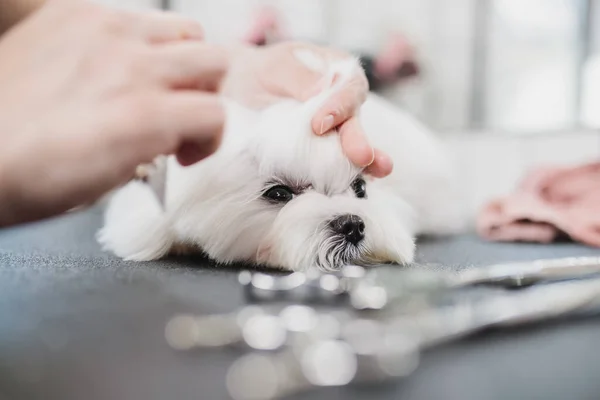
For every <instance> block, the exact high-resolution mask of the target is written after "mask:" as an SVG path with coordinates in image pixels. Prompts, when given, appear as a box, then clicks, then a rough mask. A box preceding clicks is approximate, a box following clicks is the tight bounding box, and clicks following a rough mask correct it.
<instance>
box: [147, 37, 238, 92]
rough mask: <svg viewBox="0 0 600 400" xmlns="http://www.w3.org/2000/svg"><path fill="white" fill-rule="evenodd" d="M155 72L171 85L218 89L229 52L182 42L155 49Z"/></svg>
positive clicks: (190, 42) (200, 44) (225, 68)
mask: <svg viewBox="0 0 600 400" xmlns="http://www.w3.org/2000/svg"><path fill="white" fill-rule="evenodd" d="M151 62H153V63H154V64H155V66H156V68H155V69H156V71H157V73H158V74H159V75H160V78H161V79H162V80H163V82H166V83H167V84H169V85H170V86H171V87H175V88H186V89H200V90H216V89H217V87H218V86H219V84H220V82H221V80H222V79H223V77H224V75H225V73H226V71H227V67H228V58H227V53H226V52H225V51H224V50H223V49H222V48H221V47H217V46H213V45H209V44H206V43H202V42H192V41H189V42H180V43H177V44H170V45H169V46H164V47H162V48H160V49H157V50H155V51H153V60H152V61H151Z"/></svg>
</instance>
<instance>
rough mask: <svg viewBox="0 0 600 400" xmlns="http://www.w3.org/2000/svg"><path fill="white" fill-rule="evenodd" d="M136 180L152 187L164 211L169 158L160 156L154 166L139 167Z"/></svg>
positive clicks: (153, 163)
mask: <svg viewBox="0 0 600 400" xmlns="http://www.w3.org/2000/svg"><path fill="white" fill-rule="evenodd" d="M136 179H138V180H141V181H143V182H145V183H146V184H147V185H148V186H149V187H150V189H151V190H152V193H154V195H155V197H156V199H157V200H158V203H159V204H160V206H161V208H162V209H163V210H164V209H165V203H166V192H167V158H166V157H164V156H160V157H157V158H156V159H155V160H154V161H153V162H152V164H146V165H141V166H140V167H138V170H137V171H136Z"/></svg>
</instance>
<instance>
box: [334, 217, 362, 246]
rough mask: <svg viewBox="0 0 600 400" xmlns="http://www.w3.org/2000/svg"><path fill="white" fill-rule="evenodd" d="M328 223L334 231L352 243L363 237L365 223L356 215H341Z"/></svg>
mask: <svg viewBox="0 0 600 400" xmlns="http://www.w3.org/2000/svg"><path fill="white" fill-rule="evenodd" d="M329 225H330V226H331V229H332V230H333V231H334V232H335V233H337V234H340V235H342V236H343V237H344V238H345V239H346V240H347V241H348V242H350V243H352V244H354V245H357V244H358V243H360V241H361V240H363V239H364V238H365V223H364V222H363V220H362V218H360V217H359V216H358V215H353V214H345V215H341V216H339V217H337V218H335V219H334V220H332V221H331V222H330V223H329Z"/></svg>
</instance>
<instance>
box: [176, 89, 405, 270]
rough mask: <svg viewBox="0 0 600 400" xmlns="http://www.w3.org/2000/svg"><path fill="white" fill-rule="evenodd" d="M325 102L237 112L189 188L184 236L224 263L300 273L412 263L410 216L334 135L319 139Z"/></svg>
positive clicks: (182, 226) (182, 228) (181, 227)
mask: <svg viewBox="0 0 600 400" xmlns="http://www.w3.org/2000/svg"><path fill="white" fill-rule="evenodd" d="M318 104H319V100H318V99H314V100H313V101H310V102H309V103H297V102H282V103H280V104H278V105H276V106H273V107H271V108H270V109H268V110H267V111H265V112H262V113H260V115H259V116H257V117H256V119H253V118H245V117H243V116H241V114H239V113H236V112H234V111H233V112H231V113H230V120H229V128H228V132H226V135H225V141H224V143H223V145H222V147H221V149H220V150H219V151H218V152H217V153H216V154H215V155H213V156H212V157H211V158H209V159H208V160H207V161H206V162H203V163H201V164H202V166H200V167H198V168H199V169H198V171H197V172H196V173H195V174H194V175H195V176H196V178H195V180H194V183H192V184H190V183H188V184H186V185H185V186H186V187H191V188H192V189H191V190H192V192H190V194H189V195H188V196H185V197H187V198H188V199H189V200H188V203H187V205H186V206H184V207H181V209H182V210H185V212H186V214H185V215H182V216H181V218H179V219H178V220H179V221H180V222H179V227H178V231H179V232H182V233H183V234H182V236H183V237H185V238H189V239H191V240H192V241H193V242H195V243H197V244H199V245H200V246H201V247H202V248H203V249H204V251H205V252H206V253H208V255H210V256H211V257H213V258H215V259H216V260H218V261H222V262H229V261H251V262H256V263H259V264H267V265H270V266H275V267H282V268H285V269H293V270H299V269H304V268H306V267H309V266H314V265H317V266H318V267H320V268H322V269H325V270H333V269H337V268H339V267H341V266H343V265H344V264H348V263H353V264H370V263H376V262H399V263H403V262H407V261H410V260H411V259H412V256H413V251H414V250H413V249H414V244H413V239H412V237H411V233H410V224H411V221H410V216H411V210H410V209H409V207H408V206H407V205H406V204H405V203H404V202H403V200H402V199H401V198H399V197H397V196H395V195H394V194H393V192H392V191H390V190H389V188H387V187H386V186H385V182H382V181H378V180H374V179H373V178H371V177H369V176H367V175H365V174H363V172H362V170H361V169H360V168H357V167H356V166H354V165H353V164H352V163H350V162H349V161H348V159H347V158H346V156H345V155H344V153H343V151H342V148H341V144H340V137H339V135H338V134H337V133H336V132H331V133H329V134H325V135H324V136H321V137H319V136H317V135H315V134H314V133H313V132H312V129H311V125H310V121H311V117H312V115H314V112H315V111H316V107H317V106H318ZM192 210H194V211H192ZM190 211H192V212H190ZM193 216H195V217H193Z"/></svg>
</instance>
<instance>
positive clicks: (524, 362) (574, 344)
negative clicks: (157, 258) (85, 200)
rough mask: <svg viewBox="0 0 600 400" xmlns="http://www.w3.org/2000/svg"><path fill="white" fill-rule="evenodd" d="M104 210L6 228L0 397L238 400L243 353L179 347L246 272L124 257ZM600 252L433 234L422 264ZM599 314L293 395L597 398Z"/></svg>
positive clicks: (237, 297) (491, 337)
mask: <svg viewBox="0 0 600 400" xmlns="http://www.w3.org/2000/svg"><path fill="white" fill-rule="evenodd" d="M100 220H101V214H100V211H99V209H92V210H88V211H86V212H81V213H76V214H71V215H68V216H65V217H61V218H57V219H54V220H50V221H46V222H43V223H38V224H31V225H28V226H22V227H18V228H14V229H6V230H3V231H0V398H2V399H61V400H66V399H89V400H92V399H111V400H115V399H134V400H137V399H144V400H153V399H177V400H187V399H190V400H192V399H193V400H198V399H207V400H217V399H226V398H227V395H226V391H225V386H224V380H223V376H224V373H225V371H226V369H227V366H228V365H229V363H230V362H231V361H232V360H233V358H234V357H236V356H237V354H236V353H234V352H232V351H231V350H221V351H216V352H208V353H207V352H201V353H192V354H187V353H177V352H174V351H172V350H171V349H170V348H169V347H168V346H167V345H166V343H165V340H164V325H165V322H166V321H167V320H168V319H169V317H170V316H172V315H173V314H174V313H176V312H186V311H191V312H196V313H214V312H223V311H231V310H233V309H235V308H236V307H237V306H239V305H241V304H243V303H244V302H245V300H244V297H243V294H242V292H241V290H240V287H239V286H238V284H237V281H236V270H235V269H224V268H216V267H214V266H211V265H210V264H209V263H207V262H206V261H203V260H200V259H172V260H167V261H161V262H152V263H130V262H123V261H120V260H118V259H116V258H114V257H113V256H111V255H109V254H105V253H103V252H102V251H101V250H100V249H99V248H98V246H97V245H96V243H95V241H94V239H93V237H94V233H95V231H96V230H97V228H98V227H99V224H100ZM591 254H600V251H598V250H594V249H590V248H586V247H582V246H578V245H575V244H557V245H552V246H543V245H525V244H520V245H512V244H491V243H485V242H483V241H480V240H479V239H477V238H476V237H474V236H468V235H466V236H459V237H455V238H450V239H443V240H442V239H438V240H425V241H423V242H422V243H420V245H419V248H418V259H419V261H422V262H427V263H437V264H442V265H443V266H444V267H445V268H454V269H456V268H462V267H465V266H472V265H485V264H488V263H492V262H499V261H511V260H526V259H527V260H529V259H534V258H538V257H560V256H570V255H591ZM599 348H600V319H598V318H592V319H587V320H578V321H570V322H568V323H554V324H545V325H543V326H538V327H530V328H521V329H516V330H512V331H510V332H492V333H489V334H486V335H479V336H477V337H474V338H470V339H468V340H464V341H461V342H459V343H454V344H451V345H447V346H444V347H441V348H438V349H436V350H433V351H429V352H427V353H426V354H425V355H424V357H423V359H422V363H421V366H420V367H419V369H418V370H417V372H415V373H414V375H412V376H411V377H410V378H408V379H405V380H403V381H399V382H395V383H392V384H386V385H382V386H380V387H377V388H339V389H323V390H319V391H315V392H310V393H305V394H302V395H298V396H295V397H294V399H348V400H351V399H373V400H376V399H457V400H458V399H461V400H470V399H473V400H482V399H544V400H549V399H599V398H600V357H599V356H598V353H599V352H600V350H599Z"/></svg>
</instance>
